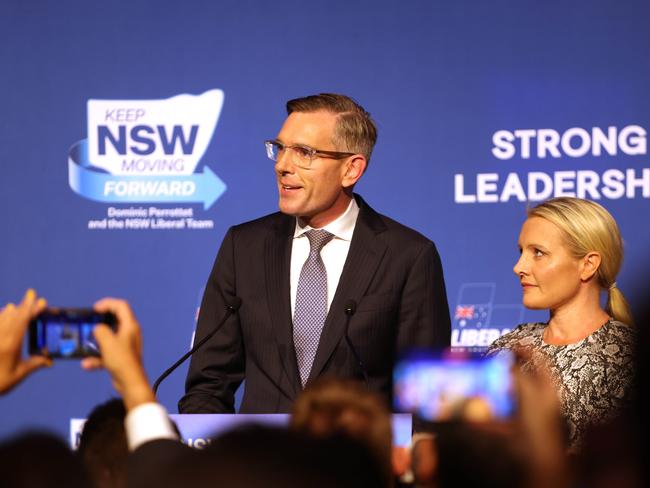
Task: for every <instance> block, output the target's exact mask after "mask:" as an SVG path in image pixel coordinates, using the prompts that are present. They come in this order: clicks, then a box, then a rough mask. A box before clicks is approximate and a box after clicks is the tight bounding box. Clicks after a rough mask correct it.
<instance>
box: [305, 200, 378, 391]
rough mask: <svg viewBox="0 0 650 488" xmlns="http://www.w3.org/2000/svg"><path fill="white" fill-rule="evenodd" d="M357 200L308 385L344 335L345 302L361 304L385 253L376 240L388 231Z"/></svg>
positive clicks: (362, 202)
mask: <svg viewBox="0 0 650 488" xmlns="http://www.w3.org/2000/svg"><path fill="white" fill-rule="evenodd" d="M356 199H357V203H358V204H359V207H360V209H359V217H358V218H357V223H356V225H355V228H354V234H353V235H352V241H351V243H350V250H349V251H348V257H347V259H346V260H345V265H344V266H343V272H342V273H341V278H340V279H339V284H338V287H337V289H336V294H335V295H334V300H332V305H331V306H330V310H329V313H328V314H327V319H326V320H325V325H324V327H323V332H322V333H321V337H320V342H319V344H318V350H317V351H316V357H315V358H314V364H313V365H312V368H311V372H310V374H309V380H308V381H310V380H312V379H313V378H316V377H317V376H318V375H319V374H320V373H321V372H322V370H323V368H324V367H325V365H326V364H327V361H328V359H329V358H330V356H331V355H332V353H333V352H334V349H335V348H336V345H337V344H338V343H339V341H340V340H341V338H342V337H343V334H344V333H345V327H346V322H347V317H346V315H345V311H344V307H345V304H346V302H347V301H348V300H354V301H355V302H357V303H358V302H359V301H360V299H361V297H362V296H363V295H364V293H365V291H366V290H367V288H368V285H369V284H370V280H371V279H372V277H373V276H374V274H375V271H376V270H377V267H378V266H379V263H380V262H381V260H382V258H383V256H384V254H385V252H386V244H384V243H383V242H382V241H380V240H378V239H377V234H378V233H380V232H383V231H384V230H385V228H386V226H385V224H384V223H383V221H382V220H381V218H380V216H379V215H378V214H377V213H376V212H375V211H374V210H372V209H371V208H370V207H369V206H368V205H367V204H366V203H365V202H364V201H363V199H362V198H361V197H359V196H358V195H357V196H356Z"/></svg>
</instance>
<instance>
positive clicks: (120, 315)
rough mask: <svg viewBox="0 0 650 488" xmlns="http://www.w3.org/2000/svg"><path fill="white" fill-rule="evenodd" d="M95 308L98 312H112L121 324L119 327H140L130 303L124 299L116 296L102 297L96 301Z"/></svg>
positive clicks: (129, 328) (125, 328)
mask: <svg viewBox="0 0 650 488" xmlns="http://www.w3.org/2000/svg"><path fill="white" fill-rule="evenodd" d="M95 310H97V311H98V312H112V313H114V314H115V316H116V317H117V321H118V323H119V324H120V327H119V329H121V330H127V331H128V330H131V329H133V328H137V327H138V321H137V320H136V318H135V315H134V314H133V311H132V310H131V307H130V306H129V304H128V303H127V302H126V301H124V300H118V299H116V298H102V299H101V300H99V301H97V302H96V303H95Z"/></svg>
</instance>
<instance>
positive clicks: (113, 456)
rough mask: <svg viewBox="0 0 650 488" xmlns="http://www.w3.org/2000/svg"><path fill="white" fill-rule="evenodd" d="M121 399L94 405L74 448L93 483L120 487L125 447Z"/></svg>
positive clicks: (126, 456) (124, 461) (123, 410)
mask: <svg viewBox="0 0 650 488" xmlns="http://www.w3.org/2000/svg"><path fill="white" fill-rule="evenodd" d="M125 417H126V409H125V408H124V403H123V402H122V399H121V398H114V399H112V400H109V401H107V402H106V403H102V404H100V405H97V406H96V407H95V408H94V409H93V410H92V412H90V415H88V419H87V420H86V423H85V424H84V428H83V431H82V432H81V438H80V440H79V447H78V450H77V453H78V455H79V456H80V458H81V460H82V461H83V464H84V466H85V468H86V470H87V472H88V474H89V476H90V477H91V478H92V479H93V482H94V485H95V486H98V487H102V486H107V487H108V486H124V485H125V484H126V464H127V460H128V456H129V448H128V444H127V440H126V430H125V428H124V418H125Z"/></svg>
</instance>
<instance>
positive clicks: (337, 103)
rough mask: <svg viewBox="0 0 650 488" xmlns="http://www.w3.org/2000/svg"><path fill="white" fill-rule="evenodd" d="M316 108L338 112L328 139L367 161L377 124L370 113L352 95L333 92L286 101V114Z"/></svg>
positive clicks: (313, 110) (309, 110) (316, 109)
mask: <svg viewBox="0 0 650 488" xmlns="http://www.w3.org/2000/svg"><path fill="white" fill-rule="evenodd" d="M320 110H323V111H326V112H331V113H333V114H337V115H338V119H337V122H336V129H335V131H334V138H333V141H332V142H333V143H334V144H335V145H336V146H337V147H338V148H340V149H345V150H346V151H350V152H354V153H359V154H363V155H364V156H365V158H366V161H368V162H370V155H371V154H372V149H373V147H374V146H375V142H377V127H376V126H375V123H374V122H373V120H372V119H371V118H370V114H369V113H368V112H366V110H365V109H364V108H363V107H362V106H361V105H359V104H358V103H357V102H355V101H354V100H353V99H352V98H350V97H347V96H345V95H339V94H336V93H321V94H319V95H310V96H308V97H302V98H295V99H293V100H289V101H288V102H287V113H288V114H292V113H293V112H306V113H309V112H318V111H320Z"/></svg>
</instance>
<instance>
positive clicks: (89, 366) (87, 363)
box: [81, 358, 104, 371]
mask: <svg viewBox="0 0 650 488" xmlns="http://www.w3.org/2000/svg"><path fill="white" fill-rule="evenodd" d="M81 367H82V369H85V370H86V371H92V370H94V369H102V368H103V367H104V364H103V363H102V360H101V358H83V359H82V360H81Z"/></svg>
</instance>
